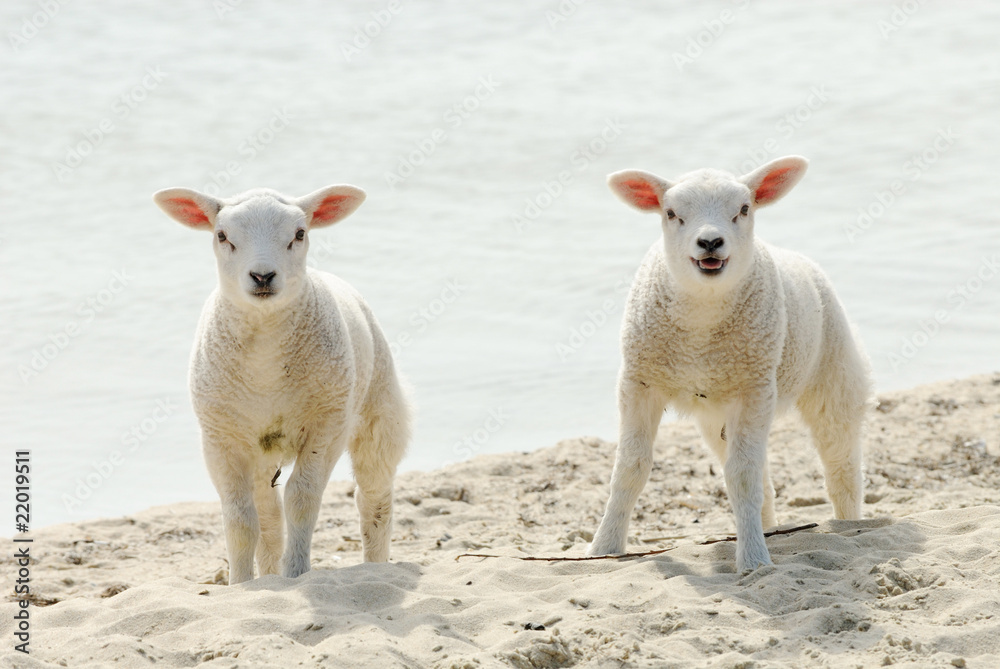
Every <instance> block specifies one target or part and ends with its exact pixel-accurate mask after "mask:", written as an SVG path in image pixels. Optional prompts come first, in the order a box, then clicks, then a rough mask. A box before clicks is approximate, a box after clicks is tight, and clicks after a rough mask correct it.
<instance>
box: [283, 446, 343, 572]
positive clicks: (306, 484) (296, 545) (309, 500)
mask: <svg viewBox="0 0 1000 669" xmlns="http://www.w3.org/2000/svg"><path fill="white" fill-rule="evenodd" d="M344 445H345V440H344V438H343V437H338V438H335V439H328V440H319V439H316V440H311V441H310V442H308V443H306V445H305V446H304V447H303V449H302V450H301V451H300V453H299V456H298V458H297V459H296V461H295V469H294V471H292V475H291V476H290V477H289V478H288V483H287V485H286V486H285V504H284V506H285V525H286V527H287V528H288V541H287V542H286V545H285V556H284V558H283V559H282V574H283V575H284V576H285V577H287V578H296V577H298V576H301V575H302V574H304V573H306V572H307V571H309V567H310V565H309V557H310V554H311V552H312V536H313V530H314V529H315V528H316V519H317V518H319V507H320V504H321V503H322V501H323V491H324V490H325V489H326V484H327V482H328V481H329V480H330V474H331V472H333V467H334V465H336V464H337V459H338V458H339V457H340V454H341V453H343V451H344Z"/></svg>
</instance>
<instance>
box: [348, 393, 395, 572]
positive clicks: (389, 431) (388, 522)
mask: <svg viewBox="0 0 1000 669" xmlns="http://www.w3.org/2000/svg"><path fill="white" fill-rule="evenodd" d="M369 411H371V412H372V415H371V416H366V417H365V419H364V420H365V422H364V423H362V424H361V425H360V426H359V427H358V431H357V434H356V435H355V437H354V440H353V441H352V442H351V444H350V450H351V464H352V466H353V468H354V478H355V480H356V481H357V483H358V487H357V490H356V491H355V493H354V497H355V501H356V502H357V505H358V514H359V515H360V517H361V550H362V554H363V557H364V560H365V562H385V561H387V560H388V559H389V546H390V542H391V538H392V482H393V479H394V478H395V476H396V467H397V466H398V465H399V461H400V460H402V458H403V453H404V452H405V450H406V444H407V442H408V441H409V438H410V418H409V407H408V406H407V402H406V398H405V397H404V396H403V392H402V390H401V389H400V388H398V387H392V388H390V389H389V390H388V391H387V392H385V393H383V394H382V396H381V398H380V399H379V400H378V401H377V402H374V401H373V402H372V404H370V406H369Z"/></svg>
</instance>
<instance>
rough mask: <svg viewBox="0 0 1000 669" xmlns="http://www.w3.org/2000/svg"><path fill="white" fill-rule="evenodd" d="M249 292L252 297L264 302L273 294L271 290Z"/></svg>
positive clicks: (259, 289)
mask: <svg viewBox="0 0 1000 669" xmlns="http://www.w3.org/2000/svg"><path fill="white" fill-rule="evenodd" d="M251 292H252V293H253V296H254V297H259V298H260V299H262V300H266V299H267V298H269V297H271V296H272V295H274V293H275V291H274V290H273V289H271V288H257V289H256V290H253V291H251Z"/></svg>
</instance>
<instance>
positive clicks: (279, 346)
mask: <svg viewBox="0 0 1000 669" xmlns="http://www.w3.org/2000/svg"><path fill="white" fill-rule="evenodd" d="M153 199H154V201H155V202H156V204H157V205H159V207H160V208H161V209H163V211H165V212H166V213H167V214H168V215H169V216H170V217H171V218H173V219H175V220H177V221H179V222H180V223H183V224H184V225H186V226H188V227H190V228H194V229H196V230H204V231H206V232H210V233H212V245H213V247H214V250H215V256H216V262H217V265H218V270H219V286H218V288H217V289H216V290H215V291H214V292H213V293H212V294H211V295H210V296H209V298H208V301H207V302H206V303H205V308H204V310H203V311H202V315H201V321H200V323H199V325H198V334H197V336H196V340H195V345H194V351H193V353H192V356H191V372H190V385H191V398H192V401H193V404H194V409H195V413H196V414H197V415H198V420H199V422H200V423H201V430H202V442H203V447H204V453H205V462H206V464H207V465H208V472H209V474H210V475H211V477H212V482H213V483H214V484H215V487H216V489H217V490H218V491H219V497H220V499H221V501H222V518H223V526H224V528H225V532H226V547H227V550H228V553H229V583H230V584H233V583H240V582H243V581H248V580H250V579H252V578H253V577H254V557H255V556H256V560H257V568H258V571H259V573H260V574H261V575H263V574H276V573H278V572H279V571H280V572H281V573H282V574H283V575H285V576H288V577H291V578H294V577H296V576H299V575H300V574H303V573H305V572H307V571H309V566H310V560H309V556H310V548H311V544H312V535H313V529H314V528H315V526H316V520H317V517H318V515H319V509H320V502H321V501H322V498H323V490H324V488H326V484H327V481H328V480H329V479H330V473H331V472H332V470H333V467H334V465H335V464H336V462H337V460H338V458H340V455H341V454H342V453H343V452H344V451H345V450H346V451H348V452H349V453H350V455H351V465H352V466H353V469H354V477H355V479H356V480H357V484H358V487H357V491H356V494H355V498H356V500H357V505H358V511H359V513H360V515H361V546H362V551H363V555H364V559H365V561H366V562H367V561H373V562H384V561H385V560H387V559H388V558H389V537H390V533H391V528H392V482H393V477H394V475H395V473H396V466H397V465H398V464H399V461H400V459H401V458H402V457H403V452H404V451H405V449H406V444H407V442H408V440H409V435H410V408H409V404H408V402H407V399H406V396H405V395H404V393H403V389H402V387H401V386H400V380H399V376H398V375H397V373H396V367H395V365H394V364H393V360H392V355H391V353H390V351H389V344H388V343H387V342H386V340H385V337H384V336H383V334H382V330H381V329H380V328H379V325H378V322H377V321H376V320H375V316H374V315H372V312H371V309H369V308H368V305H367V304H366V303H365V301H364V300H363V299H362V297H361V295H359V294H358V292H357V291H356V290H354V288H352V287H351V286H350V285H348V284H347V283H346V282H344V281H342V280H341V279H338V278H337V277H335V276H333V275H332V274H326V273H323V272H317V271H313V270H310V269H308V268H307V267H306V251H307V250H308V248H309V236H310V235H311V234H312V231H313V230H315V229H316V228H321V227H325V226H328V225H333V224H334V223H336V222H337V221H340V220H341V219H343V218H346V217H347V216H349V215H350V214H351V213H352V212H353V211H354V210H355V209H357V208H358V206H360V205H361V203H362V202H363V201H364V199H365V193H364V191H363V190H361V189H360V188H356V187H354V186H348V185H339V186H328V187H326V188H323V189H320V190H318V191H316V192H314V193H311V194H309V195H306V196H305V197H299V198H293V197H287V196H284V195H282V194H281V193H278V192H276V191H273V190H267V189H258V190H252V191H248V192H246V193H243V194H241V195H237V196H235V197H232V198H228V199H225V200H220V199H216V198H214V197H211V196H209V195H206V194H204V193H199V192H197V191H193V190H190V189H187V188H169V189H167V190H162V191H159V192H158V193H156V194H155V195H154V196H153ZM292 462H294V463H295V469H294V470H293V471H292V475H291V476H290V477H289V479H288V483H287V485H286V487H285V494H284V504H282V498H281V497H280V496H279V495H278V489H277V488H275V487H274V481H275V480H276V479H277V472H278V471H279V470H280V468H281V467H283V466H285V465H288V464H291V463H292ZM284 524H287V527H288V544H287V547H286V546H285V545H284V531H283V525H284Z"/></svg>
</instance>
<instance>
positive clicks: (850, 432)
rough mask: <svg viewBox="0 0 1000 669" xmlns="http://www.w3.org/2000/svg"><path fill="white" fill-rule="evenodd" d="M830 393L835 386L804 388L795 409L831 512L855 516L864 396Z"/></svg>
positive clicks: (859, 487) (861, 478)
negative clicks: (807, 433)
mask: <svg viewBox="0 0 1000 669" xmlns="http://www.w3.org/2000/svg"><path fill="white" fill-rule="evenodd" d="M831 394H833V395H837V394H839V392H838V389H835V388H830V387H824V388H818V389H814V390H811V391H809V392H807V393H806V394H804V395H803V396H802V398H800V400H799V403H798V407H799V412H800V413H801V414H802V418H803V420H804V421H805V423H806V424H807V425H808V426H809V428H810V430H811V432H812V436H813V441H814V442H815V444H816V449H817V450H818V451H819V457H820V460H821V461H822V463H823V469H824V473H825V476H826V490H827V494H829V495H830V501H831V502H833V514H834V516H835V517H837V518H842V519H846V520H857V519H859V518H861V503H862V501H863V499H864V497H863V496H864V476H863V474H862V471H861V464H862V452H861V436H862V433H863V431H864V421H865V400H866V397H865V396H864V395H862V396H860V397H843V396H840V397H837V396H833V397H831V396H830V395H831Z"/></svg>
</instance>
